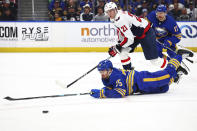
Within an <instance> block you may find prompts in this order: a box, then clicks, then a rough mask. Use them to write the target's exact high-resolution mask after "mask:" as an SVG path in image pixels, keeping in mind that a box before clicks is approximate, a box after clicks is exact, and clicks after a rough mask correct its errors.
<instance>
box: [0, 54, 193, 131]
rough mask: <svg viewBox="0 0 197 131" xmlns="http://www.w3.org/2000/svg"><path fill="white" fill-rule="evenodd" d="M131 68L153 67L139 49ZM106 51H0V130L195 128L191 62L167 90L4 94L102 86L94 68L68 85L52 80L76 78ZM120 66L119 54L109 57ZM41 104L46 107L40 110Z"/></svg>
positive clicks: (170, 130)
mask: <svg viewBox="0 0 197 131" xmlns="http://www.w3.org/2000/svg"><path fill="white" fill-rule="evenodd" d="M130 56H131V60H132V62H133V65H134V66H135V69H136V70H139V71H140V70H149V71H155V70H158V68H155V67H154V66H152V65H151V64H150V63H149V62H148V61H145V58H144V56H143V54H142V53H133V54H131V55H130ZM107 57H108V54H107V53H1V54H0V130H1V131H101V130H102V131H121V130H122V131H197V68H196V65H195V64H190V63H188V62H187V61H185V63H186V64H187V65H188V66H189V68H190V70H191V72H189V75H188V76H184V77H183V78H182V79H181V81H180V83H179V84H172V85H171V86H170V89H169V91H168V92H167V93H164V94H154V95H153V94H152V95H136V96H135V95H133V96H128V97H125V98H121V99H95V98H92V97H90V96H89V95H85V96H69V97H58V98H44V99H35V100H23V101H7V100H4V99H3V98H4V97H5V96H11V97H31V96H43V95H56V94H69V93H80V92H89V91H90V90H91V89H93V88H102V87H103V85H102V83H101V79H100V75H99V73H98V71H97V70H94V71H93V72H91V73H90V74H88V75H87V76H85V77H84V78H82V79H81V80H79V81H78V82H77V83H75V84H73V85H72V86H71V87H69V88H68V89H63V88H61V87H59V86H58V85H56V83H55V81H56V80H59V81H63V82H65V84H66V85H67V84H69V83H70V82H72V81H74V80H75V79H77V78H78V77H79V76H81V75H83V74H84V73H85V72H87V71H88V70H90V69H91V68H93V67H94V66H96V64H97V63H98V62H99V61H100V60H103V59H105V58H107ZM111 60H112V62H113V63H114V66H116V67H118V68H120V67H121V64H120V61H119V57H118V56H116V57H114V58H112V59H111ZM43 110H48V111H49V113H47V114H43V113H42V111H43Z"/></svg>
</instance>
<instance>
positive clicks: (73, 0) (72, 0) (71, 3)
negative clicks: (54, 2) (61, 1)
mask: <svg viewBox="0 0 197 131" xmlns="http://www.w3.org/2000/svg"><path fill="white" fill-rule="evenodd" d="M70 7H72V8H74V10H75V11H77V9H78V7H79V5H78V3H77V1H76V0H67V1H66V10H67V11H68V9H69V8H70Z"/></svg>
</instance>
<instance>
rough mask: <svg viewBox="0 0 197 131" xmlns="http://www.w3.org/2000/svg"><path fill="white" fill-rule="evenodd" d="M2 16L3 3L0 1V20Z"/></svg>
mask: <svg viewBox="0 0 197 131" xmlns="http://www.w3.org/2000/svg"><path fill="white" fill-rule="evenodd" d="M2 15H3V1H2V0H0V20H1V19H2Z"/></svg>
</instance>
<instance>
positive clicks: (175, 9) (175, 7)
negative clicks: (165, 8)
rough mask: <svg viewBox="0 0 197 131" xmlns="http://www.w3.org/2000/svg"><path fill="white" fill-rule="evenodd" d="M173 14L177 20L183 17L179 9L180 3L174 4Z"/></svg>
mask: <svg viewBox="0 0 197 131" xmlns="http://www.w3.org/2000/svg"><path fill="white" fill-rule="evenodd" d="M172 14H173V17H174V19H175V20H178V19H179V16H180V15H181V10H180V9H179V8H178V3H174V9H173V10H172Z"/></svg>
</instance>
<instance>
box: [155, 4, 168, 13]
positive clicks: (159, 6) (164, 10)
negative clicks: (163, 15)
mask: <svg viewBox="0 0 197 131" xmlns="http://www.w3.org/2000/svg"><path fill="white" fill-rule="evenodd" d="M166 11H167V8H166V6H165V5H158V6H157V9H156V12H166Z"/></svg>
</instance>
